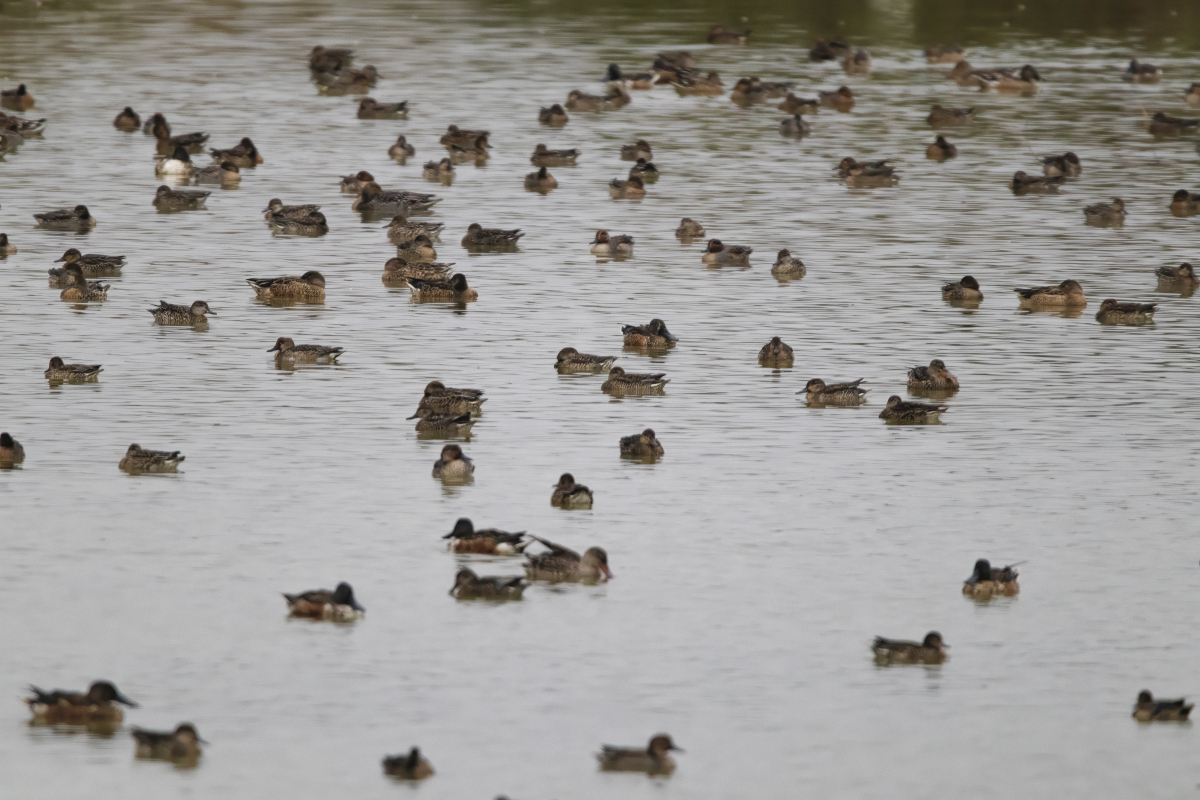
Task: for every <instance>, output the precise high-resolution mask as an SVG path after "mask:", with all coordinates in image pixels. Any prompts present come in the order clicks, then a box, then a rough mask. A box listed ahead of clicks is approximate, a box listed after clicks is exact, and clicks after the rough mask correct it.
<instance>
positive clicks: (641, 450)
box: [621, 428, 667, 458]
mask: <svg viewBox="0 0 1200 800" xmlns="http://www.w3.org/2000/svg"><path fill="white" fill-rule="evenodd" d="M666 452H667V451H666V450H665V449H663V446H662V443H661V442H659V441H658V437H657V436H656V435H655V434H654V429H653V428H646V430H644V431H642V432H641V433H635V434H634V435H633V436H622V437H621V455H623V456H627V457H632V458H658V457H659V456H663V455H666Z"/></svg>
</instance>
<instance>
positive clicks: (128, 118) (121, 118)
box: [113, 106, 142, 133]
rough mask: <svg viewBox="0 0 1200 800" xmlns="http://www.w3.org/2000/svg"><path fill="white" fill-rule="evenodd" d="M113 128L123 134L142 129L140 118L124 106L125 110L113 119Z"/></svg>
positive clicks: (128, 107) (130, 108)
mask: <svg viewBox="0 0 1200 800" xmlns="http://www.w3.org/2000/svg"><path fill="white" fill-rule="evenodd" d="M113 127H114V128H116V129H117V130H119V131H124V132H125V133H133V132H134V131H136V130H137V129H138V128H140V127H142V118H141V117H139V116H138V114H137V112H136V111H134V110H133V108H132V107H130V106H125V110H124V111H122V112H121V113H120V114H117V116H116V118H114V119H113Z"/></svg>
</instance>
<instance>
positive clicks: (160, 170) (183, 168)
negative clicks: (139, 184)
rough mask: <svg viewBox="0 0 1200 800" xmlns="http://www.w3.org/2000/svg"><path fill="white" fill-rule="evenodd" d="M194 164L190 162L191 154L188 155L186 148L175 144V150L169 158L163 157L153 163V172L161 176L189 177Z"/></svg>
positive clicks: (193, 170)
mask: <svg viewBox="0 0 1200 800" xmlns="http://www.w3.org/2000/svg"><path fill="white" fill-rule="evenodd" d="M196 169H197V167H196V165H195V164H193V163H192V158H191V156H189V155H188V151H187V149H186V148H184V147H182V146H180V145H176V147H175V150H174V151H173V153H172V154H171V156H170V157H169V158H164V159H162V160H161V161H159V162H158V163H157V164H155V165H154V174H155V175H157V176H159V177H161V176H163V175H178V176H180V177H183V178H190V177H191V176H192V175H193V174H194V173H195V172H196Z"/></svg>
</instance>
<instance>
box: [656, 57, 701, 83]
mask: <svg viewBox="0 0 1200 800" xmlns="http://www.w3.org/2000/svg"><path fill="white" fill-rule="evenodd" d="M695 68H696V59H695V58H693V57H692V54H691V53H690V52H688V51H687V50H679V51H676V52H674V53H658V54H657V55H655V56H654V62H653V63H652V65H651V69H652V70H654V71H655V72H656V73H658V82H659V83H663V82H664V81H663V77H664V75H663V73H675V72H679V71H680V70H687V69H695Z"/></svg>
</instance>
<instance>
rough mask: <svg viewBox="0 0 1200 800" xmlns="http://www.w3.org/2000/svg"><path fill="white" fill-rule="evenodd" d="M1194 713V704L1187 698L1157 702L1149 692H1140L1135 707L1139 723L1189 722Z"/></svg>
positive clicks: (1134, 710)
mask: <svg viewBox="0 0 1200 800" xmlns="http://www.w3.org/2000/svg"><path fill="white" fill-rule="evenodd" d="M1190 713H1192V704H1191V703H1189V702H1187V699H1186V698H1182V697H1181V698H1180V699H1178V700H1155V699H1154V695H1152V694H1150V692H1148V691H1144V690H1143V691H1141V692H1138V698H1137V705H1135V706H1134V707H1133V718H1134V719H1136V720H1137V721H1138V722H1187V718H1188V714H1190Z"/></svg>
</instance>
